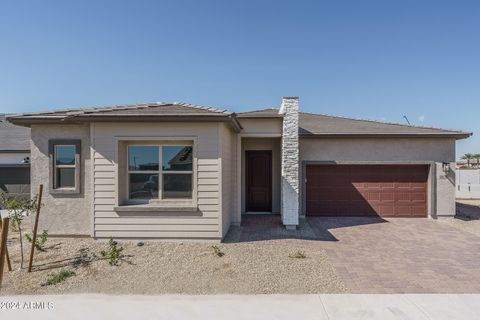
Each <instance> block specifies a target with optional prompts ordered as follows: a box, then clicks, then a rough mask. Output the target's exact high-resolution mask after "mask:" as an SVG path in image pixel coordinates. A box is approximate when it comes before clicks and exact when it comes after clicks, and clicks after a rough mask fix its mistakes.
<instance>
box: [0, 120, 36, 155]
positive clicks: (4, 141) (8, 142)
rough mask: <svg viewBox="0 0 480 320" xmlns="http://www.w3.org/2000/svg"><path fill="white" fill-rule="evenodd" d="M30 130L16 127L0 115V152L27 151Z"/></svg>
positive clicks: (28, 148)
mask: <svg viewBox="0 0 480 320" xmlns="http://www.w3.org/2000/svg"><path fill="white" fill-rule="evenodd" d="M29 150H30V129H29V128H25V127H20V126H16V125H14V124H12V123H10V122H8V121H6V119H5V115H4V114H0V152H2V151H3V152H6V151H29Z"/></svg>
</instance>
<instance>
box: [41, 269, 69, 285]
mask: <svg viewBox="0 0 480 320" xmlns="http://www.w3.org/2000/svg"><path fill="white" fill-rule="evenodd" d="M74 275H75V272H73V271H70V270H66V269H63V268H62V269H60V271H58V272H57V273H52V274H50V275H48V278H47V283H46V285H47V286H51V285H56V284H57V283H60V282H62V281H65V279H67V278H70V277H71V276H74Z"/></svg>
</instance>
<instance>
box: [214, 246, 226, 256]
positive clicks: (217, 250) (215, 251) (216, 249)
mask: <svg viewBox="0 0 480 320" xmlns="http://www.w3.org/2000/svg"><path fill="white" fill-rule="evenodd" d="M212 249H213V253H214V254H215V255H216V256H217V257H223V256H224V255H225V252H223V251H222V249H220V248H219V247H218V246H212Z"/></svg>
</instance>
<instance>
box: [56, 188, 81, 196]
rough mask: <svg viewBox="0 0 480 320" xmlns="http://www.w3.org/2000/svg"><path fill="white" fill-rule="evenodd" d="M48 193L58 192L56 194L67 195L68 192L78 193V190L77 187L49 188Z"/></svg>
mask: <svg viewBox="0 0 480 320" xmlns="http://www.w3.org/2000/svg"><path fill="white" fill-rule="evenodd" d="M50 194H55V195H56V194H58V195H62V194H64V195H69V194H80V190H79V189H77V188H58V189H53V188H52V189H50Z"/></svg>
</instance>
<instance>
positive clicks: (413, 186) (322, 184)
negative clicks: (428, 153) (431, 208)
mask: <svg viewBox="0 0 480 320" xmlns="http://www.w3.org/2000/svg"><path fill="white" fill-rule="evenodd" d="M306 178H307V181H306V192H307V194H306V213H307V215H310V216H381V217H426V216H427V190H428V187H427V184H428V182H427V181H428V166H427V165H307V170H306Z"/></svg>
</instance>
